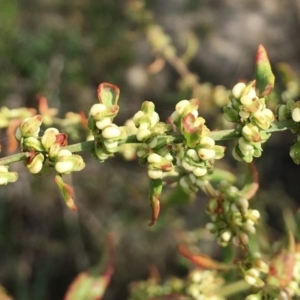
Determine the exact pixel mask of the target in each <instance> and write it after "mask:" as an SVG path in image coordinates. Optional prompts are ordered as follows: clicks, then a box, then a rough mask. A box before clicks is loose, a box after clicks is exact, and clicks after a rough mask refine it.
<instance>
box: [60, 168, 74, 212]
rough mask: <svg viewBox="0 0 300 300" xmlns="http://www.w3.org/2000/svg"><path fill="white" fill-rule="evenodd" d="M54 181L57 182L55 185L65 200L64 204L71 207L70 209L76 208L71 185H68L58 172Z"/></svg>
mask: <svg viewBox="0 0 300 300" xmlns="http://www.w3.org/2000/svg"><path fill="white" fill-rule="evenodd" d="M55 182H56V184H57V186H58V187H59V189H60V191H61V193H62V196H63V198H64V200H65V203H66V205H67V206H68V207H69V208H70V209H71V210H77V207H76V205H75V203H74V200H73V198H72V196H73V189H72V187H70V186H69V185H68V184H66V183H65V182H64V181H63V179H62V176H61V175H60V174H57V175H56V176H55Z"/></svg>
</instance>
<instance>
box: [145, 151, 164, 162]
mask: <svg viewBox="0 0 300 300" xmlns="http://www.w3.org/2000/svg"><path fill="white" fill-rule="evenodd" d="M147 160H148V163H150V164H159V163H160V162H161V161H162V157H161V156H160V155H158V154H156V153H151V154H150V155H149V156H148V158H147Z"/></svg>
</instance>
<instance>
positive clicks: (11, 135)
mask: <svg viewBox="0 0 300 300" xmlns="http://www.w3.org/2000/svg"><path fill="white" fill-rule="evenodd" d="M20 124H21V120H11V121H10V122H9V125H8V127H7V130H6V134H7V137H8V148H7V151H8V153H12V152H15V151H16V150H17V148H18V145H19V143H18V141H17V139H16V138H15V132H16V130H17V128H18V127H19V125H20Z"/></svg>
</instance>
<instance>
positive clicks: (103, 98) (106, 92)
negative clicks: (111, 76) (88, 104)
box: [97, 82, 120, 107]
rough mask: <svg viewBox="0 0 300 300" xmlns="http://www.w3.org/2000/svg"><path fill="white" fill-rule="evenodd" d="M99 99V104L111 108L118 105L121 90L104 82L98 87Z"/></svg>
mask: <svg viewBox="0 0 300 300" xmlns="http://www.w3.org/2000/svg"><path fill="white" fill-rule="evenodd" d="M97 93H98V99H99V102H100V103H102V104H104V105H105V106H106V107H111V106H114V105H117V104H118V100H119V96H120V89H119V88H118V87H117V86H116V85H114V84H111V83H108V82H103V83H101V84H99V86H98V90H97Z"/></svg>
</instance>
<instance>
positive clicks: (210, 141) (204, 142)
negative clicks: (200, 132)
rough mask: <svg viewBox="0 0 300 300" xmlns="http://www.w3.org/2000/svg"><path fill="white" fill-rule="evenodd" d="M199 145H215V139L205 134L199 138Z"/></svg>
mask: <svg viewBox="0 0 300 300" xmlns="http://www.w3.org/2000/svg"><path fill="white" fill-rule="evenodd" d="M200 145H205V146H206V147H212V146H214V145H215V141H214V140H213V139H212V138H211V137H209V136H205V137H203V138H201V140H200Z"/></svg>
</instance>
